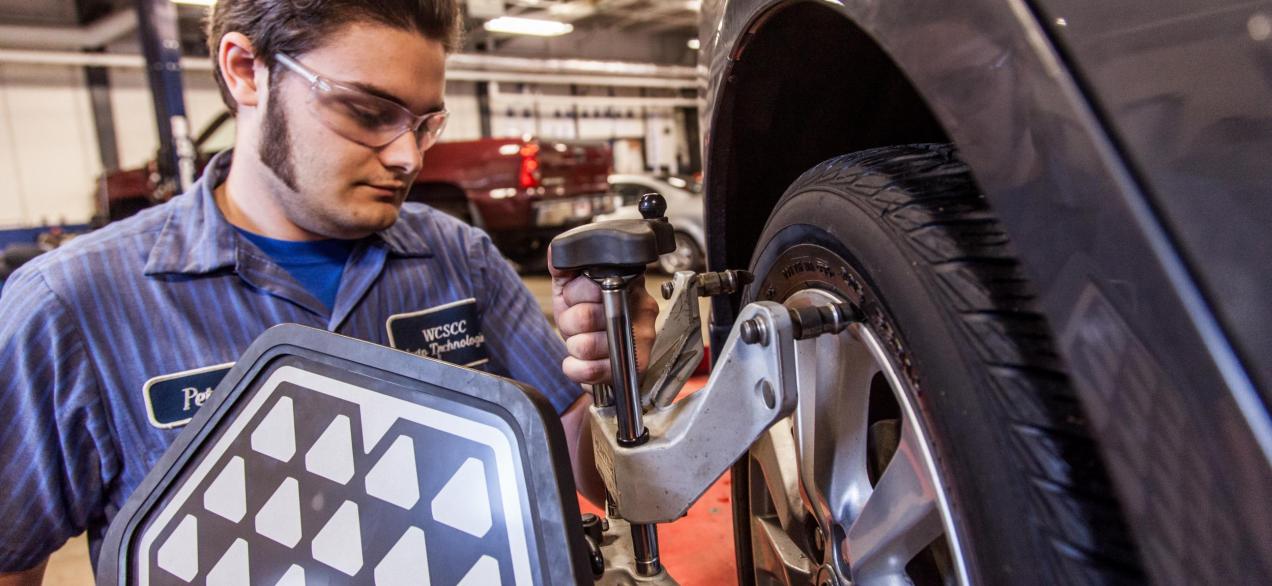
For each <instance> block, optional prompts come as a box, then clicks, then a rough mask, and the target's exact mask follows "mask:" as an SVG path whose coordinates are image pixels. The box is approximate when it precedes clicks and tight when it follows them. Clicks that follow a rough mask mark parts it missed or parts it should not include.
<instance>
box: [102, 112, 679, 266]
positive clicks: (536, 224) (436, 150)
mask: <svg viewBox="0 0 1272 586" xmlns="http://www.w3.org/2000/svg"><path fill="white" fill-rule="evenodd" d="M233 142H234V118H233V117H232V116H230V114H229V113H228V112H222V113H221V114H220V115H218V116H217V117H215V118H213V119H212V121H211V122H210V123H209V124H208V125H207V126H206V127H204V128H203V130H202V131H201V132H199V134H198V136H197V137H196V138H195V141H194V145H195V151H196V157H195V161H196V169H197V171H198V172H199V173H202V171H203V166H204V165H206V164H207V162H208V160H210V159H211V158H212V155H215V154H216V153H217V152H220V151H222V150H225V149H228V148H231V147H232V146H234V145H233ZM613 166H614V158H613V154H612V152H611V149H610V147H609V145H608V144H606V143H604V142H600V141H559V140H557V141H541V140H538V139H535V138H531V137H524V138H483V139H477V140H459V141H447V142H440V143H438V144H436V145H434V146H433V147H432V148H430V149H429V150H428V152H426V153H425V154H424V166H423V168H422V169H420V172H419V174H418V175H416V177H415V185H414V186H413V187H412V188H411V191H410V193H409V194H408V195H407V201H415V202H421V203H425V204H428V205H431V206H433V207H435V208H437V209H439V210H441V211H443V212H445V213H447V214H450V215H452V216H455V217H457V218H459V219H461V220H463V221H464V222H466V223H468V224H471V225H474V226H477V227H479V228H482V229H484V230H486V232H487V233H489V234H490V237H491V239H492V240H494V242H495V245H496V246H497V247H498V248H499V250H500V252H502V253H503V254H504V255H505V256H507V257H509V258H510V259H513V260H516V261H518V262H525V261H531V260H533V257H536V256H542V252H543V249H544V246H546V244H547V242H548V241H549V240H551V239H552V237H553V236H555V235H557V234H559V233H561V232H562V231H565V230H567V229H569V228H571V227H574V226H578V225H580V224H584V223H587V222H589V221H591V220H592V218H593V216H594V215H595V214H598V213H607V212H610V211H613V209H614V198H612V197H609V196H608V191H609V184H608V183H607V182H606V176H607V175H608V174H609V173H610V172H611V171H612V170H613ZM99 183H100V185H99V189H100V190H101V193H99V197H98V202H99V206H98V219H99V220H98V221H99V222H103V221H104V222H112V221H116V220H120V219H123V218H126V217H128V216H131V215H133V214H135V213H137V212H138V211H140V210H142V209H145V208H147V207H150V206H153V205H156V204H158V203H162V202H164V201H167V200H168V199H170V198H171V197H173V196H174V195H175V194H176V189H175V183H174V182H172V181H165V180H163V179H162V178H161V175H160V173H159V172H158V165H157V164H156V162H155V161H154V160H152V161H150V162H149V163H147V164H146V166H145V167H142V168H137V169H123V170H119V171H115V172H112V173H107V174H106V175H104V176H103V177H102V179H101V181H100V182H99ZM700 206H701V204H699V207H700ZM698 225H699V226H700V225H701V214H699V220H698ZM698 234H701V229H699V230H698ZM696 250H697V251H698V252H697V257H696V258H698V259H701V258H702V254H701V251H702V250H703V248H702V246H701V237H700V236H699V244H698V247H697V249H696ZM531 264H533V263H531Z"/></svg>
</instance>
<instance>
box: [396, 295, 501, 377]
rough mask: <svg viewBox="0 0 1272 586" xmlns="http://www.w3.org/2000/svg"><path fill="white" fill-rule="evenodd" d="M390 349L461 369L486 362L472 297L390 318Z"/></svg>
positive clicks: (475, 302) (483, 338)
mask: <svg viewBox="0 0 1272 586" xmlns="http://www.w3.org/2000/svg"><path fill="white" fill-rule="evenodd" d="M385 326H386V327H387V328H388V330H389V346H391V347H393V348H396V349H398V350H404V351H406V352H410V353H412V354H415V355H418V356H426V357H428V358H436V359H437V360H444V361H446V362H449V363H451V364H458V365H460V366H470V367H471V366H480V365H482V364H485V363H486V362H489V360H490V357H489V356H488V355H487V354H486V336H485V335H484V334H482V333H481V320H480V319H478V317H477V300H476V299H473V298H468V299H464V300H461V301H455V302H453V303H447V304H445V305H439V306H437V307H432V308H429V309H425V310H422V311H415V312H411V313H399V314H397V315H393V316H390V317H389V320H388V322H386V323H385Z"/></svg>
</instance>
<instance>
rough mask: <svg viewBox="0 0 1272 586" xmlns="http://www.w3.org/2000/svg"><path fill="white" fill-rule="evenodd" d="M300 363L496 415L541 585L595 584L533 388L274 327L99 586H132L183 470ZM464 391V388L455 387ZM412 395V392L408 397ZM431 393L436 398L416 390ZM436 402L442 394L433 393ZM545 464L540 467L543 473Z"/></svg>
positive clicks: (152, 486) (172, 462)
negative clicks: (508, 447)
mask: <svg viewBox="0 0 1272 586" xmlns="http://www.w3.org/2000/svg"><path fill="white" fill-rule="evenodd" d="M288 356H299V357H303V358H306V359H310V360H315V361H316V362H319V363H322V364H325V365H327V366H332V367H337V368H346V369H348V370H352V371H356V372H357V373H358V374H359V375H361V376H369V377H372V378H379V379H382V380H385V381H387V382H389V383H392V384H396V385H398V386H408V385H409V383H410V382H412V381H414V382H418V383H424V385H423V386H427V387H437V388H440V389H442V390H443V391H447V392H449V393H451V395H450V396H447V397H445V398H446V399H448V400H457V399H458V400H460V401H461V402H463V403H465V404H467V405H470V406H472V407H475V408H477V409H478V410H481V411H484V412H488V413H491V414H493V415H495V416H496V417H499V418H500V419H502V420H503V421H505V422H507V423H508V424H509V426H510V427H511V428H512V429H513V430H514V432H515V434H516V436H517V440H518V445H517V449H518V451H519V452H520V457H521V463H522V469H521V470H520V471H519V472H520V473H521V474H522V475H524V477H525V482H526V486H527V488H528V490H527V492H528V494H527V498H528V501H529V503H528V504H529V511H528V513H529V517H530V519H531V523H532V524H533V527H534V532H535V535H536V536H537V538H538V539H537V541H538V549H539V551H538V555H539V560H540V564H539V565H540V575H539V579H540V581H541V583H542V584H549V585H550V584H582V583H590V582H591V570H590V569H589V567H588V565H587V561H586V559H585V558H584V556H581V555H579V554H580V552H581V551H586V549H585V548H586V545H585V542H584V539H583V532H582V526H581V525H580V523H579V522H578V521H577V518H578V510H579V503H578V496H577V494H576V493H575V485H574V476H573V474H572V472H571V467H570V459H569V453H568V450H567V449H566V443H565V432H564V430H563V429H562V427H561V423H560V419H559V415H558V414H557V413H556V410H555V409H554V408H553V407H552V405H551V403H549V402H548V400H547V399H546V398H545V397H544V396H543V395H542V394H540V393H539V392H538V391H537V390H535V389H534V388H533V387H530V386H528V385H524V384H522V383H519V382H517V381H513V380H510V379H507V378H503V377H499V376H495V375H492V374H489V373H485V372H481V371H477V370H473V369H470V368H465V367H461V366H455V365H453V364H449V363H445V362H441V361H438V360H432V359H428V358H421V357H419V356H416V355H414V354H410V353H407V352H401V351H398V350H394V349H391V348H388V347H386V346H381V345H378V344H372V343H370V342H364V341H361V340H356V339H353V338H349V337H346V336H341V335H339V334H334V333H330V332H327V331H324V330H319V329H314V328H309V327H305V326H300V325H295V324H284V325H279V326H274V327H272V328H270V329H269V330H267V331H266V332H265V333H264V334H261V336H260V337H259V338H257V339H256V340H255V341H254V342H253V343H252V345H251V346H250V347H248V349H247V351H246V352H244V353H243V356H242V357H241V358H240V359H239V360H238V362H236V363H235V365H234V368H233V369H231V370H230V372H229V373H228V374H226V376H225V378H224V379H223V380H222V381H221V384H220V385H218V386H217V388H216V390H215V391H214V392H213V394H212V398H211V399H209V401H208V403H207V404H205V405H204V406H203V407H202V408H201V409H199V412H198V413H197V414H195V416H194V418H193V419H192V420H191V421H190V423H189V424H188V425H187V426H186V427H185V429H184V430H183V431H182V433H181V435H179V436H177V438H176V440H174V441H173V443H172V445H171V446H169V447H168V450H167V451H166V452H164V454H163V456H162V457H161V458H160V459H159V461H158V462H157V463H156V464H155V466H154V468H152V469H151V471H150V472H149V473H148V474H146V477H145V479H143V480H142V482H141V484H140V485H139V486H138V487H137V489H136V491H134V492H133V494H132V495H131V496H130V497H129V498H128V501H127V502H126V503H125V504H124V506H123V508H122V509H120V511H119V513H118V514H117V515H116V516H115V519H114V520H113V521H112V522H111V525H110V528H109V530H108V532H107V534H106V538H105V540H104V542H103V547H102V549H101V554H100V556H99V559H98V565H97V572H96V574H97V584H99V585H102V586H115V585H123V584H132V583H133V582H132V579H133V578H134V577H133V576H132V575H130V572H131V571H132V570H131V564H130V563H129V561H128V559H127V556H128V552H129V551H131V549H132V547H133V546H134V543H135V539H136V537H138V530H139V529H141V528H142V527H143V525H144V522H145V521H146V519H147V518H148V517H149V515H150V514H151V513H152V512H153V507H155V506H156V505H158V504H160V503H162V502H163V501H164V498H165V497H166V496H167V495H168V494H169V492H170V491H171V490H172V489H173V488H174V484H175V483H176V482H177V481H178V480H180V479H181V476H182V472H183V470H184V469H185V468H186V467H187V466H188V465H191V464H192V462H191V460H192V458H193V457H194V456H195V455H196V454H197V453H198V451H199V450H200V448H202V447H203V444H204V442H205V441H207V440H209V439H213V438H215V436H216V435H217V432H218V431H219V430H220V429H221V426H222V425H223V424H228V423H229V422H230V420H229V419H227V418H226V416H227V415H228V414H231V413H233V412H234V407H235V406H236V405H237V404H238V403H239V401H242V400H246V399H247V398H249V397H250V396H251V393H248V392H247V391H248V390H250V389H256V388H259V384H258V383H259V382H260V380H261V375H262V373H268V372H272V368H271V366H272V365H273V364H274V363H275V362H276V361H278V360H279V359H280V358H283V357H288ZM456 383H458V384H456ZM408 388H409V387H408ZM420 390H421V392H432V391H434V389H431V388H430V389H420ZM433 394H437V393H433ZM540 464H542V465H540Z"/></svg>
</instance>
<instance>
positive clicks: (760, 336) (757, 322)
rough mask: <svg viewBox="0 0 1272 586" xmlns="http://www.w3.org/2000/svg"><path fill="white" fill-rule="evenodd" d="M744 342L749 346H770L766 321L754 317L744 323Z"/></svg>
mask: <svg viewBox="0 0 1272 586" xmlns="http://www.w3.org/2000/svg"><path fill="white" fill-rule="evenodd" d="M742 341H743V342H746V343H747V344H759V345H761V346H767V345H768V327H767V326H765V325H764V320H761V319H760V318H758V317H753V318H751V319H748V320H746V321H744V322H742Z"/></svg>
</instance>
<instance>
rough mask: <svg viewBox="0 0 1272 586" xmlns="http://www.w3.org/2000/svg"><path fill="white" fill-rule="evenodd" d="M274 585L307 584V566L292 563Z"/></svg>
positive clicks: (296, 585) (298, 585) (299, 585)
mask: <svg viewBox="0 0 1272 586" xmlns="http://www.w3.org/2000/svg"><path fill="white" fill-rule="evenodd" d="M274 586H305V568H302V567H300V566H298V565H296V564H292V566H291V567H290V568H287V573H286V574H283V577H282V578H279V579H278V582H275V583H274Z"/></svg>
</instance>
